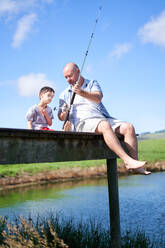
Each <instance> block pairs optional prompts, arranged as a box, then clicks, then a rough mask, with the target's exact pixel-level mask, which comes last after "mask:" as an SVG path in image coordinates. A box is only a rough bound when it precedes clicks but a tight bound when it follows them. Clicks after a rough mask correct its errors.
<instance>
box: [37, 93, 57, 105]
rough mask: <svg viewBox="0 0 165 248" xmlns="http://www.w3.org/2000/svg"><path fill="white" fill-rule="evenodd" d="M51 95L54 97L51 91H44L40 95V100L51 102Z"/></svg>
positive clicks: (46, 102)
mask: <svg viewBox="0 0 165 248" xmlns="http://www.w3.org/2000/svg"><path fill="white" fill-rule="evenodd" d="M53 97H54V93H53V92H45V93H42V94H41V95H40V99H41V101H42V102H44V103H45V104H49V103H51V101H52V99H53Z"/></svg>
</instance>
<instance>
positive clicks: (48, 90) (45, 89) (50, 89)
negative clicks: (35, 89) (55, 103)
mask: <svg viewBox="0 0 165 248" xmlns="http://www.w3.org/2000/svg"><path fill="white" fill-rule="evenodd" d="M46 92H53V93H54V92H55V91H54V89H53V88H51V87H49V86H45V87H42V88H41V89H40V93H39V97H41V95H42V94H44V93H46Z"/></svg>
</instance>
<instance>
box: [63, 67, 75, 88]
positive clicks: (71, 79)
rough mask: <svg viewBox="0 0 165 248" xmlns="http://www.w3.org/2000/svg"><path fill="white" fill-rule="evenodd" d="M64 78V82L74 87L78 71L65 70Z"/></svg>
mask: <svg viewBox="0 0 165 248" xmlns="http://www.w3.org/2000/svg"><path fill="white" fill-rule="evenodd" d="M64 77H65V78H66V81H67V82H68V83H69V84H71V85H74V84H75V83H76V82H77V80H78V77H79V70H78V69H77V68H72V69H71V68H65V69H64Z"/></svg>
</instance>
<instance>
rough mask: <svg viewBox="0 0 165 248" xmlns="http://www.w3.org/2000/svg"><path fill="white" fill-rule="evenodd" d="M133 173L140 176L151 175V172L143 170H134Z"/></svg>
mask: <svg viewBox="0 0 165 248" xmlns="http://www.w3.org/2000/svg"><path fill="white" fill-rule="evenodd" d="M135 172H137V173H139V174H142V175H150V174H151V173H152V172H151V171H147V170H145V169H144V168H138V169H135Z"/></svg>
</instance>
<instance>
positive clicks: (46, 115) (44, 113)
mask: <svg viewBox="0 0 165 248" xmlns="http://www.w3.org/2000/svg"><path fill="white" fill-rule="evenodd" d="M42 113H43V115H44V117H45V119H46V122H47V123H48V125H49V126H51V125H52V119H51V118H50V117H49V115H48V112H47V111H46V109H43V110H42Z"/></svg>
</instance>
